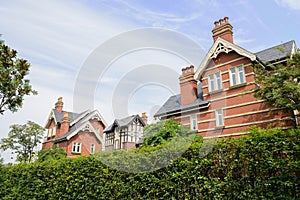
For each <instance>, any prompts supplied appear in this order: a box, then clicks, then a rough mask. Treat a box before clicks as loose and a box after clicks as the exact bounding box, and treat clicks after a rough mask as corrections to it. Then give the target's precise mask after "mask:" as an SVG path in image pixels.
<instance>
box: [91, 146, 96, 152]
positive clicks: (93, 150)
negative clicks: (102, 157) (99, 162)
mask: <svg viewBox="0 0 300 200" xmlns="http://www.w3.org/2000/svg"><path fill="white" fill-rule="evenodd" d="M95 148H96V146H95V144H91V145H90V153H91V154H94V153H95Z"/></svg>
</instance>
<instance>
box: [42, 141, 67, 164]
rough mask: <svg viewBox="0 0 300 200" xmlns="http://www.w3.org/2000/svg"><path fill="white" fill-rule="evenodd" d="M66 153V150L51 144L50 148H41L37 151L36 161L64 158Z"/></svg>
mask: <svg viewBox="0 0 300 200" xmlns="http://www.w3.org/2000/svg"><path fill="white" fill-rule="evenodd" d="M66 155H67V153H66V151H65V150H63V149H60V148H57V146H56V145H54V146H52V147H51V148H50V149H43V150H41V151H39V153H38V161H39V162H44V161H48V160H50V161H51V160H60V159H63V158H65V157H66Z"/></svg>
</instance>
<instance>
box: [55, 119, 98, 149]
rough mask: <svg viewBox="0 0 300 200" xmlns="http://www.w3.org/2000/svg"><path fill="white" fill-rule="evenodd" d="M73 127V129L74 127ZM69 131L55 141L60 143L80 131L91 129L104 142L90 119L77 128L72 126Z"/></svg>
mask: <svg viewBox="0 0 300 200" xmlns="http://www.w3.org/2000/svg"><path fill="white" fill-rule="evenodd" d="M72 128H73V129H72ZM72 128H71V129H70V130H69V132H68V133H66V134H65V135H64V136H62V137H60V138H57V139H55V140H54V141H53V142H54V143H58V142H61V141H65V140H70V139H71V138H72V137H73V136H75V135H76V134H78V133H79V132H80V131H86V130H87V131H89V132H90V133H93V134H94V135H95V137H96V138H97V139H98V141H99V142H101V143H102V144H103V139H102V138H101V137H100V136H99V135H98V134H96V133H97V131H96V130H95V129H94V127H93V125H92V124H91V123H90V122H89V121H84V122H82V123H80V124H78V125H76V128H74V127H72Z"/></svg>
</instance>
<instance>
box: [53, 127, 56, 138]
mask: <svg viewBox="0 0 300 200" xmlns="http://www.w3.org/2000/svg"><path fill="white" fill-rule="evenodd" d="M55 135H56V126H53V128H52V136H55Z"/></svg>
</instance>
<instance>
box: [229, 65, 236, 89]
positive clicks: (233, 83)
mask: <svg viewBox="0 0 300 200" xmlns="http://www.w3.org/2000/svg"><path fill="white" fill-rule="evenodd" d="M230 75H231V85H236V74H235V68H231V69H230Z"/></svg>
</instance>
